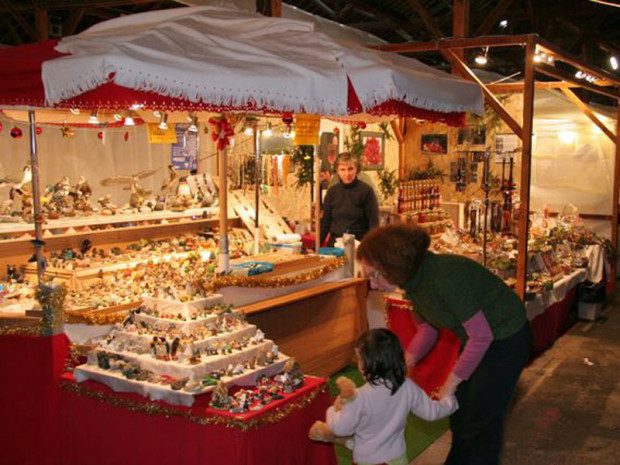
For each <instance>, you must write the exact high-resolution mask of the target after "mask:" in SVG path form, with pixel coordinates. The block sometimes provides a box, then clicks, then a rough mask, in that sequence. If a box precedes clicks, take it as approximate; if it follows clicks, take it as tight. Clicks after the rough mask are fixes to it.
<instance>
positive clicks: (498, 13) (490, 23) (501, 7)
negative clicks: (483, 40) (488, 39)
mask: <svg viewBox="0 0 620 465" xmlns="http://www.w3.org/2000/svg"><path fill="white" fill-rule="evenodd" d="M512 2H514V0H501V1H500V2H499V3H498V4H497V5H495V8H493V10H492V11H491V13H489V14H488V15H487V17H486V19H485V20H484V21H483V22H482V24H481V25H480V26H478V29H476V32H474V34H473V35H474V37H478V36H484V35H486V34H488V33H489V32H491V30H492V29H493V27H494V26H496V25H497V24H498V23H499V22H500V21H501V20H502V19H503V17H504V16H505V15H506V10H508V7H509V6H510V5H512Z"/></svg>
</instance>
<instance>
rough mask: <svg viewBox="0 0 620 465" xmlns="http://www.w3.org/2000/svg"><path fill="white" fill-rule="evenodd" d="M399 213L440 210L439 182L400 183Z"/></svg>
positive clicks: (430, 180) (429, 180)
mask: <svg viewBox="0 0 620 465" xmlns="http://www.w3.org/2000/svg"><path fill="white" fill-rule="evenodd" d="M398 187H399V191H398V212H399V213H408V212H413V211H419V210H434V209H436V208H439V204H440V194H439V182H438V181H436V180H432V179H423V180H418V181H400V182H399V186H398Z"/></svg>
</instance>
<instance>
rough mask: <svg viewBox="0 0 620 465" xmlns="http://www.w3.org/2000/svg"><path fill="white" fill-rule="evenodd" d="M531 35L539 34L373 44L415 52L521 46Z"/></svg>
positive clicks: (397, 50) (397, 51) (380, 47)
mask: <svg viewBox="0 0 620 465" xmlns="http://www.w3.org/2000/svg"><path fill="white" fill-rule="evenodd" d="M529 37H535V38H537V37H538V35H537V34H523V35H514V36H508V35H506V36H486V37H474V38H469V39H468V38H465V39H441V40H432V41H428V42H407V43H403V44H381V45H373V46H372V48H375V49H377V50H383V51H384V52H396V53H415V52H429V51H441V50H446V49H449V48H450V49H461V48H480V47H520V46H523V45H524V44H526V43H527V40H528V38H529Z"/></svg>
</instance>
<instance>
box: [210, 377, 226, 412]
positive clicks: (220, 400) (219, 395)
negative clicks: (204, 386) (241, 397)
mask: <svg viewBox="0 0 620 465" xmlns="http://www.w3.org/2000/svg"><path fill="white" fill-rule="evenodd" d="M230 405H231V398H230V396H229V395H228V388H227V387H226V384H224V382H223V381H220V382H219V383H218V384H217V386H215V390H214V391H213V395H212V396H211V401H210V402H209V406H211V407H212V408H215V409H218V410H226V409H228V408H229V407H230Z"/></svg>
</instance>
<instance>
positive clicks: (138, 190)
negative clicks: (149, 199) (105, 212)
mask: <svg viewBox="0 0 620 465" xmlns="http://www.w3.org/2000/svg"><path fill="white" fill-rule="evenodd" d="M156 172H157V170H143V171H140V172H138V173H136V174H132V175H128V176H112V177H111V178H105V179H103V180H101V185H102V186H104V187H109V186H115V185H123V184H126V185H127V187H124V188H123V190H129V191H131V195H130V196H129V206H130V207H131V208H135V209H140V208H141V207H142V206H143V205H144V201H145V197H146V196H147V195H149V194H151V191H150V190H148V189H144V188H143V187H141V186H140V185H139V184H138V183H139V182H140V180H141V179H144V178H147V177H149V176H152V175H154V174H155V173H156Z"/></svg>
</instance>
